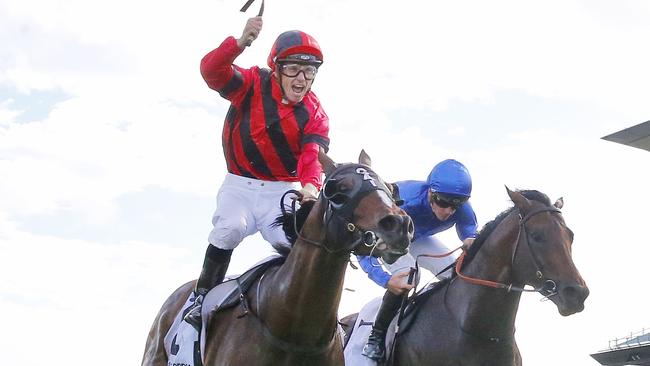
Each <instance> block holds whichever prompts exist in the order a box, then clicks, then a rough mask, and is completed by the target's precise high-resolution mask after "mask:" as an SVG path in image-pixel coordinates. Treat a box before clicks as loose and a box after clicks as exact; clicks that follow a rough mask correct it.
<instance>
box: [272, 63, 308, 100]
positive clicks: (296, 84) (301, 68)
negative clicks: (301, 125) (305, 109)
mask: <svg viewBox="0 0 650 366" xmlns="http://www.w3.org/2000/svg"><path fill="white" fill-rule="evenodd" d="M285 68H287V70H286V71H285V70H284V69H285ZM315 69H316V68H315V67H314V66H311V65H299V64H285V65H278V68H277V69H276V77H278V78H279V80H280V82H281V85H282V90H283V91H284V97H285V98H286V99H287V100H288V101H289V102H291V103H299V102H300V101H302V98H304V97H305V95H306V94H307V93H308V92H309V89H310V88H311V84H312V83H313V82H314V77H315V76H316V73H315V72H314V70H315ZM296 72H297V73H296ZM291 75H293V76H291ZM308 78H311V79H308Z"/></svg>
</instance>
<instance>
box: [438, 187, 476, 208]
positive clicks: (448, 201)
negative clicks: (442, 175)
mask: <svg viewBox="0 0 650 366" xmlns="http://www.w3.org/2000/svg"><path fill="white" fill-rule="evenodd" d="M429 197H430V198H429V202H430V203H435V204H436V206H438V207H440V208H449V207H451V208H453V209H454V210H457V209H458V208H459V207H460V206H462V205H463V204H464V203H465V202H467V200H468V199H469V197H466V196H456V195H451V194H444V193H440V192H434V191H431V194H430V195H429Z"/></svg>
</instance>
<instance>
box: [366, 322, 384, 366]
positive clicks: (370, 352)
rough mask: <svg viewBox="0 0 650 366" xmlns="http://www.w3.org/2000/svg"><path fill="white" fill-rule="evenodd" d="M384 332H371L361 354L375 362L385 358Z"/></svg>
mask: <svg viewBox="0 0 650 366" xmlns="http://www.w3.org/2000/svg"><path fill="white" fill-rule="evenodd" d="M385 344H386V332H382V331H377V330H375V329H373V330H372V332H371V333H370V336H369V337H368V342H366V345H365V346H363V351H361V354H362V355H364V356H366V357H368V358H369V359H371V360H375V361H377V362H379V361H381V360H383V359H384V356H386V345H385Z"/></svg>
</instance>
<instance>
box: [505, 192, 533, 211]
mask: <svg viewBox="0 0 650 366" xmlns="http://www.w3.org/2000/svg"><path fill="white" fill-rule="evenodd" d="M506 191H508V196H510V199H511V200H512V202H513V203H514V204H515V206H516V207H517V208H518V209H519V212H520V213H521V214H522V215H524V216H525V215H526V213H527V212H528V210H530V207H531V203H530V201H529V200H528V198H526V197H524V195H523V194H521V193H520V192H517V191H511V190H510V188H508V186H506Z"/></svg>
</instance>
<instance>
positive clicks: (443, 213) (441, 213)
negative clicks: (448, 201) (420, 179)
mask: <svg viewBox="0 0 650 366" xmlns="http://www.w3.org/2000/svg"><path fill="white" fill-rule="evenodd" d="M428 194H429V204H430V205H431V211H433V214H434V215H436V218H437V219H438V220H440V221H447V219H449V218H450V217H451V215H453V214H454V212H456V207H455V206H447V207H441V206H439V205H438V204H436V200H434V199H432V198H431V195H432V193H431V192H430V191H429V193H428Z"/></svg>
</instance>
